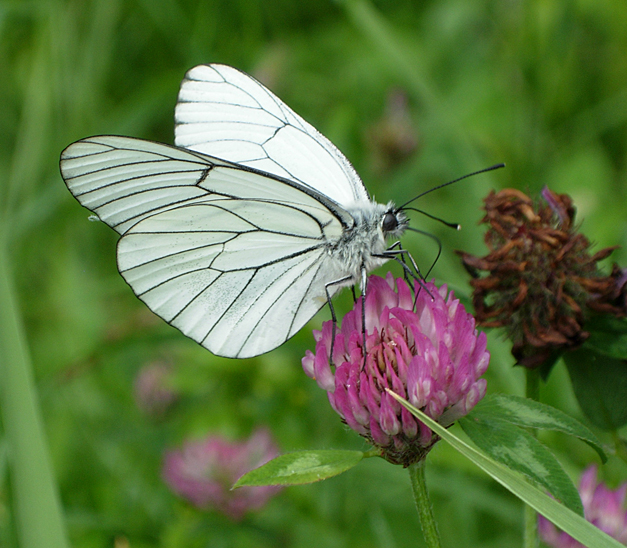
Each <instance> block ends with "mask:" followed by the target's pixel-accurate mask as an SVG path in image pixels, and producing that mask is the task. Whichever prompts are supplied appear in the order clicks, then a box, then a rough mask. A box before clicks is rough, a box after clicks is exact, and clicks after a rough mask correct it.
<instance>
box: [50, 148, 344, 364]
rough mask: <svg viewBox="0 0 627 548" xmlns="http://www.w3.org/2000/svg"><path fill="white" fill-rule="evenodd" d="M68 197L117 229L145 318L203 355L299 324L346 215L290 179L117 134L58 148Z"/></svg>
mask: <svg viewBox="0 0 627 548" xmlns="http://www.w3.org/2000/svg"><path fill="white" fill-rule="evenodd" d="M61 170H62V173H63V176H64V178H65V180H66V182H67V184H68V187H69V188H70V190H71V191H72V193H73V194H74V195H75V196H76V198H77V199H78V200H79V201H80V202H81V204H83V205H85V206H86V207H88V208H89V209H91V210H92V211H94V212H95V213H96V214H97V215H98V216H99V217H100V218H101V219H102V220H103V221H104V222H106V223H107V224H109V225H110V226H112V227H113V228H115V229H116V230H117V231H118V232H120V233H121V234H122V238H121V239H120V241H119V244H118V268H119V270H120V272H121V273H122V275H123V277H124V278H125V279H126V281H127V282H128V283H129V285H130V286H131V287H132V289H133V291H134V292H135V293H136V295H137V296H138V297H139V298H140V299H142V300H143V301H144V302H145V303H146V304H147V305H148V306H149V307H150V308H151V309H152V310H153V311H154V312H155V313H156V314H158V315H159V316H161V317H162V318H164V319H165V320H166V321H167V322H168V323H170V324H171V325H173V326H175V327H177V328H178V329H180V330H181V331H182V332H183V333H184V334H186V335H188V336H189V337H190V338H192V339H194V340H196V341H197V342H199V343H200V344H202V345H203V346H205V347H206V348H208V349H209V350H211V351H212V352H214V353H215V354H218V355H222V356H228V357H248V356H255V355H257V354H261V353H264V352H267V351H269V350H271V349H273V348H275V347H276V346H278V345H280V344H281V343H283V342H284V341H285V340H286V339H288V338H289V337H291V336H292V335H293V334H294V333H296V331H298V330H299V329H300V328H301V327H302V326H303V325H304V324H305V323H306V322H307V321H308V320H309V319H310V318H311V316H313V315H314V314H315V312H316V311H317V310H318V309H319V308H320V307H321V306H322V305H323V304H324V303H325V302H326V294H325V292H324V284H325V283H326V282H327V281H329V280H333V279H336V278H337V276H338V272H337V267H336V265H335V264H334V263H333V261H330V260H329V257H328V253H327V251H326V249H325V245H326V243H327V242H328V241H329V240H334V239H337V238H338V237H339V236H340V235H341V234H342V231H343V229H344V227H345V226H346V223H350V221H351V218H350V216H349V215H348V214H347V213H346V212H344V211H343V210H342V209H341V208H340V207H338V206H337V205H336V204H334V203H333V202H332V201H330V200H328V198H325V197H324V196H318V195H317V194H316V193H315V192H312V191H311V189H308V188H306V187H301V186H300V185H299V184H298V183H294V182H291V181H284V180H280V179H278V178H276V177H272V176H270V175H267V174H264V173H260V172H257V171H255V170H251V169H245V168H241V167H239V166H237V165H234V164H231V163H230V162H225V161H222V160H218V159H215V158H211V157H209V156H206V155H204V154H200V153H197V152H193V151H186V150H184V149H179V148H176V147H170V146H167V145H161V144H158V143H152V142H149V141H142V140H138V139H131V138H124V137H111V136H103V137H92V138H89V139H85V140H83V141H79V142H77V143H75V144H73V145H71V146H70V147H68V148H67V149H66V150H65V151H64V153H63V155H62V159H61Z"/></svg>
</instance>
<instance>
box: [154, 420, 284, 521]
mask: <svg viewBox="0 0 627 548" xmlns="http://www.w3.org/2000/svg"><path fill="white" fill-rule="evenodd" d="M278 453H279V451H278V448H277V447H276V445H275V444H274V442H273V440H272V438H271V436H270V433H269V432H268V431H267V430H265V429H259V430H257V431H256V432H254V433H253V435H252V436H251V437H250V438H248V439H247V440H244V441H242V442H231V441H228V440H226V439H224V438H223V437H221V436H217V435H210V436H207V437H206V438H204V439H200V440H194V441H187V442H186V443H184V445H183V447H182V448H180V449H173V450H170V451H168V452H166V454H165V458H164V463H163V472H162V473H163V479H164V481H165V482H166V484H167V485H168V486H169V487H170V488H171V489H172V491H174V492H175V493H176V494H177V495H179V496H180V497H182V498H184V499H186V500H187V501H189V502H190V503H191V504H193V505H194V506H196V507H198V508H201V509H204V510H208V509H213V510H217V511H218V512H221V513H222V514H225V515H226V516H228V517H230V518H231V519H233V520H235V521H239V520H241V519H242V518H243V517H244V515H245V514H246V512H248V511H250V510H257V509H259V508H261V507H262V506H264V505H265V504H266V502H267V501H268V499H270V497H272V495H274V494H275V493H277V492H278V491H279V490H280V489H281V488H280V487H275V486H263V487H248V486H247V487H240V488H238V489H235V490H233V491H232V490H231V487H232V486H233V484H234V483H235V482H236V481H237V480H238V479H239V478H240V477H241V476H243V475H244V474H245V473H247V472H249V471H250V470H252V469H253V468H257V467H259V466H261V465H262V464H265V463H266V462H268V461H269V460H271V459H272V458H274V457H276V456H277V455H278Z"/></svg>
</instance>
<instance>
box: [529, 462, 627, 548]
mask: <svg viewBox="0 0 627 548" xmlns="http://www.w3.org/2000/svg"><path fill="white" fill-rule="evenodd" d="M579 494H580V496H581V502H582V504H583V510H584V515H585V517H586V519H587V520H588V521H589V522H590V523H592V524H593V525H594V526H596V527H598V528H599V529H601V530H602V531H603V532H605V533H607V534H608V535H609V536H611V537H612V538H614V539H616V540H617V541H618V542H620V543H622V544H625V545H627V509H626V508H625V495H626V494H627V483H625V484H623V485H621V486H620V487H619V488H618V489H616V490H611V489H609V488H608V487H607V486H606V485H604V484H603V483H599V482H597V468H596V466H594V465H593V466H590V467H588V468H587V469H586V470H585V471H584V473H583V474H582V476H581V480H580V483H579ZM538 531H539V533H540V537H541V538H542V540H543V541H544V542H545V543H546V544H547V545H549V546H552V547H553V548H585V546H584V545H583V544H581V543H580V542H578V541H576V540H575V539H574V538H573V537H571V536H570V535H568V534H566V533H564V532H563V531H560V530H559V529H557V528H556V527H555V525H553V524H552V523H551V522H550V521H549V520H548V519H546V518H545V517H544V516H538Z"/></svg>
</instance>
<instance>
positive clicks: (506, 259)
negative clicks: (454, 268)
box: [458, 188, 627, 368]
mask: <svg viewBox="0 0 627 548" xmlns="http://www.w3.org/2000/svg"><path fill="white" fill-rule="evenodd" d="M542 197H543V198H544V200H545V202H546V203H539V204H537V205H534V203H533V202H532V200H531V198H529V197H528V196H527V195H525V194H524V193H522V192H520V191H518V190H515V189H505V190H501V191H500V192H497V193H495V192H494V191H492V192H491V193H490V194H489V195H488V196H487V197H486V199H485V210H486V215H485V217H484V218H483V219H482V220H481V223H486V224H488V225H489V228H488V230H487V232H486V235H485V243H486V245H487V246H488V249H489V250H490V253H489V254H488V255H486V256H485V257H475V256H473V255H470V254H468V253H464V252H458V253H459V255H461V257H462V261H463V263H464V266H465V267H466V269H467V270H468V271H469V272H470V274H471V275H472V276H473V279H472V280H471V282H470V283H471V285H472V287H473V289H474V292H473V303H474V306H475V315H476V318H477V321H478V323H479V324H480V325H482V326H484V327H504V328H506V330H507V334H508V337H509V338H510V339H511V340H512V341H513V348H512V353H513V355H514V357H515V358H516V360H517V361H518V363H519V364H521V365H524V366H526V367H530V368H534V367H538V366H540V365H542V364H543V363H545V362H546V361H547V360H548V359H549V358H550V357H551V356H553V355H554V354H555V353H556V352H561V351H563V350H567V349H569V348H574V347H577V346H579V345H580V344H581V343H582V342H583V341H584V340H585V339H586V338H587V337H588V333H587V332H586V331H585V330H584V322H585V319H586V317H587V316H588V315H589V313H590V312H591V311H595V312H601V313H610V314H614V315H616V316H624V315H625V312H626V311H627V306H626V305H627V303H626V298H625V295H626V294H625V291H624V289H625V283H626V282H627V275H626V273H625V272H624V271H622V270H621V269H620V268H619V267H618V266H616V265H615V266H614V269H613V271H612V273H611V274H610V275H609V276H604V275H603V274H602V272H601V271H600V270H599V268H598V265H597V262H598V261H600V260H602V259H605V258H606V257H607V256H608V255H609V254H610V253H611V252H612V251H613V249H614V248H605V249H602V250H600V251H598V252H597V253H595V254H594V255H590V253H589V248H590V242H589V241H588V239H587V238H586V237H585V236H584V235H583V234H580V233H579V232H577V230H576V227H575V226H574V220H575V208H574V206H573V203H572V200H571V198H570V197H569V196H568V195H567V194H555V193H554V192H552V191H550V190H549V189H548V188H545V189H544V190H543V191H542Z"/></svg>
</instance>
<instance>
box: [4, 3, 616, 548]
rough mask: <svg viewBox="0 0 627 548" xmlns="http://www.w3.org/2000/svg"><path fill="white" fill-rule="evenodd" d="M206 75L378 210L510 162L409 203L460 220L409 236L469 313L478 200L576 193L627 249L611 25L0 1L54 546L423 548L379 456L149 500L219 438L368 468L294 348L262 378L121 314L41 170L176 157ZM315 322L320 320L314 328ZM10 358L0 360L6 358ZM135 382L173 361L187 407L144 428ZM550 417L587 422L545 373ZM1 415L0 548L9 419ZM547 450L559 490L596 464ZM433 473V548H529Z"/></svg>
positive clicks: (501, 502) (8, 176) (12, 283)
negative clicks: (560, 477)
mask: <svg viewBox="0 0 627 548" xmlns="http://www.w3.org/2000/svg"><path fill="white" fill-rule="evenodd" d="M209 62H220V63H225V64H229V65H233V66H235V67H237V68H239V69H241V70H244V71H246V72H249V73H251V74H253V75H254V76H256V77H257V78H259V79H260V80H262V82H264V83H265V84H266V85H267V86H268V87H270V89H272V90H273V91H274V92H275V93H276V94H277V95H278V96H279V97H281V98H282V99H283V100H284V101H285V102H286V103H287V104H288V105H290V106H291V107H292V108H293V109H294V110H295V111H296V112H298V113H299V114H300V115H301V116H303V117H304V118H305V119H306V120H308V121H309V122H311V123H312V124H313V125H314V126H315V127H317V128H318V129H319V130H320V131H321V132H322V133H323V134H325V135H326V136H327V137H329V138H330V139H331V140H332V141H333V142H334V143H335V144H336V145H337V146H338V147H339V148H340V149H341V150H342V151H343V152H344V153H345V154H346V155H347V156H348V158H349V159H350V160H351V161H352V162H353V164H354V165H355V167H356V169H357V171H358V172H359V173H360V175H361V176H362V178H363V180H364V182H365V184H366V186H367V188H368V189H369V191H370V192H371V194H373V195H374V196H375V197H376V198H377V199H378V200H379V201H387V200H390V199H391V200H395V201H397V203H398V202H402V201H405V200H407V199H409V198H411V197H413V196H414V195H416V194H418V193H420V192H423V191H425V190H427V189H429V188H431V187H433V186H436V185H438V184H441V183H443V182H446V181H448V180H451V179H453V178H456V177H459V176H461V175H463V174H466V173H468V172H471V171H475V170H477V169H481V168H484V167H487V166H489V165H492V164H494V163H497V162H505V163H506V164H507V168H506V169H504V170H499V171H496V172H492V173H489V174H486V175H480V176H477V177H474V178H471V179H468V180H466V181H464V182H461V183H459V184H457V185H453V186H451V187H447V188H446V189H442V190H440V191H437V192H434V193H432V194H429V195H428V196H426V197H424V198H422V199H421V200H420V202H419V204H418V207H421V208H422V209H425V210H426V211H428V212H429V213H431V214H433V215H436V216H439V217H442V218H444V219H446V220H449V221H454V222H459V223H461V224H462V227H463V229H462V230H461V231H460V232H455V231H453V230H450V229H447V228H445V227H443V226H442V225H439V224H437V223H435V222H433V221H430V220H429V219H426V218H424V217H420V216H418V215H415V216H414V218H413V220H412V224H413V226H414V227H418V228H421V229H424V230H426V231H428V232H430V233H432V234H435V235H437V236H438V238H440V240H441V241H442V243H443V247H444V250H443V255H442V257H441V259H440V260H439V262H438V263H437V264H436V266H435V268H434V270H433V273H434V275H435V276H436V278H437V279H438V281H440V282H447V283H449V285H450V286H452V287H454V288H455V289H456V291H457V292H458V294H460V295H462V296H463V295H466V296H467V295H468V293H469V286H468V283H467V275H466V274H465V272H464V270H463V268H462V267H461V265H460V262H459V260H458V259H457V256H456V255H455V254H454V253H453V250H455V249H463V250H465V251H469V252H472V253H476V254H484V252H485V248H484V246H483V243H482V234H483V229H482V228H481V227H478V226H477V221H478V220H479V219H480V217H481V210H480V208H481V205H482V198H483V197H484V196H485V195H486V194H487V193H488V191H489V190H490V189H492V188H501V187H515V188H519V189H521V190H523V191H525V192H528V193H530V194H532V195H537V193H538V192H539V191H540V190H541V189H542V187H543V186H544V185H548V186H549V187H550V188H551V189H553V190H555V191H557V192H568V193H569V194H571V196H572V197H573V199H574V201H575V204H576V206H577V208H578V215H579V217H578V218H579V220H580V221H582V220H583V222H582V229H583V231H584V232H585V233H586V234H587V235H588V237H589V238H590V239H591V240H593V241H594V242H595V243H596V245H597V249H599V248H600V247H603V246H610V245H623V246H624V245H625V243H626V239H627V238H626V236H627V233H626V229H627V222H626V219H625V217H626V215H625V211H626V210H627V196H626V189H627V186H626V182H627V166H626V161H627V154H626V145H627V138H626V137H627V124H626V122H627V9H626V6H625V4H624V2H623V1H621V0H614V1H610V0H578V1H572V0H532V1H527V2H524V1H516V0H511V1H507V2H505V1H495V0H475V1H472V2H468V1H467V0H439V1H425V2H417V1H409V0H395V1H389V0H380V1H376V2H375V1H367V0H345V1H340V0H338V1H325V0H319V1H309V2H298V1H295V0H264V1H260V0H257V1H244V0H204V1H199V0H163V1H153V0H74V1H72V0H31V1H28V0H24V1H0V104H1V105H2V107H1V109H0V231H1V234H0V235H1V242H0V244H1V245H2V246H3V247H2V254H1V255H0V260H2V261H3V262H4V264H3V265H2V272H3V273H4V274H2V275H3V276H4V277H5V279H4V281H3V283H5V284H6V287H7V288H8V289H7V291H8V294H9V295H12V296H13V297H14V301H13V305H12V306H11V307H9V306H7V303H6V301H5V302H3V303H2V304H1V305H0V315H2V316H3V318H4V320H3V321H4V322H5V323H4V324H2V325H3V329H4V328H6V326H7V325H9V324H11V322H15V321H17V323H16V324H15V325H17V326H18V328H19V327H20V326H21V327H22V328H23V331H22V332H23V333H24V334H25V342H26V346H25V347H23V350H25V353H23V354H22V356H23V357H24V356H26V357H28V356H30V360H31V361H32V367H33V371H34V377H35V382H36V387H37V391H38V402H39V404H40V406H41V411H42V415H43V419H44V426H45V434H46V438H47V441H48V444H49V450H50V453H51V459H52V463H53V467H54V473H55V476H56V479H57V481H58V487H59V491H60V497H61V501H62V504H63V509H64V514H65V518H66V522H67V527H68V531H69V536H70V540H71V543H72V546H75V547H77V548H91V547H106V546H116V547H125V546H130V547H134V548H135V547H179V546H181V547H183V546H185V547H196V546H198V547H204V546H207V547H214V546H215V547H221V546H236V547H240V546H241V547H248V546H261V547H265V546H268V547H270V546H286V547H292V546H293V547H303V548H304V547H310V546H311V547H316V548H327V547H329V548H335V547H352V546H355V547H357V546H359V547H368V546H373V547H374V546H380V547H384V548H395V547H400V546H423V545H424V544H423V541H422V538H421V533H420V529H419V524H418V520H417V515H416V513H415V510H414V509H413V506H412V505H413V503H412V499H411V492H410V487H409V482H408V476H407V473H406V471H404V470H403V469H401V468H399V467H394V466H392V465H390V464H387V463H386V462H383V461H380V460H379V459H370V460H368V461H366V462H364V463H362V464H361V465H360V466H358V467H357V468H355V469H353V470H351V471H349V472H348V473H346V474H344V475H342V476H339V477H336V478H333V479H330V480H328V481H325V482H322V483H319V484H315V485H311V486H303V487H292V488H288V489H285V490H284V491H283V492H282V493H281V494H280V495H279V496H277V497H276V498H274V499H273V500H272V501H271V502H270V503H269V505H268V506H267V507H265V508H264V509H263V510H262V511H260V512H258V513H256V514H254V515H250V516H249V517H248V518H247V519H246V520H245V521H244V522H242V523H239V524H235V523H232V522H230V521H229V520H228V519H227V518H225V517H222V516H221V515H219V514H216V513H211V512H209V513H208V512H202V511H200V510H196V509H194V508H193V507H191V506H190V505H188V504H187V503H185V502H184V501H182V500H180V499H178V498H177V497H176V496H175V495H173V494H172V493H171V492H170V491H169V490H168V488H167V487H166V486H165V485H164V484H163V482H162V480H161V476H160V474H161V470H160V467H161V460H162V454H163V451H164V450H165V449H166V448H169V447H172V446H176V445H178V444H180V443H181V442H182V441H183V440H184V439H186V438H189V437H195V436H202V435H204V434H206V433H208V432H217V433H222V434H225V435H227V436H230V437H233V438H237V437H241V436H246V435H248V434H249V433H250V432H251V431H252V430H253V429H254V427H256V426H258V425H267V426H268V427H269V428H270V429H271V430H272V432H273V434H274V436H275V437H276V439H277V440H278V443H279V445H280V446H281V448H282V450H283V451H291V450H296V449H313V448H354V449H365V445H364V443H363V442H362V441H361V439H360V438H359V437H358V436H357V435H355V434H353V433H352V432H350V431H348V430H347V429H346V428H345V427H344V426H343V425H342V424H341V423H340V421H339V419H338V417H337V416H336V415H335V414H334V413H333V412H332V411H331V409H330V408H329V406H328V403H327V401H326V397H325V395H324V393H323V391H322V390H320V389H319V388H318V387H317V385H316V384H315V382H313V381H311V380H310V379H308V378H307V377H306V376H305V375H304V374H303V372H302V369H301V366H300V359H301V357H302V356H303V354H304V352H305V350H306V349H307V348H311V347H312V346H313V345H312V340H313V339H312V335H311V329H303V330H302V332H301V333H299V334H298V335H297V336H296V337H294V338H293V339H292V340H291V341H289V342H288V343H286V344H285V345H284V346H282V347H280V348H279V349H277V350H275V351H274V352H271V353H269V354H267V355H264V356H261V357H259V358H256V359H251V360H241V361H237V360H227V359H221V358H216V357H214V356H212V355H211V354H210V353H208V352H207V351H205V350H203V349H202V348H200V347H199V346H198V345H196V344H195V343H193V342H192V341H190V340H187V339H186V338H185V337H184V336H182V335H181V334H180V333H179V332H178V331H176V330H175V329H173V328H170V327H169V326H167V325H166V324H165V323H164V322H163V321H161V320H160V319H159V318H157V317H156V316H154V315H153V314H152V313H151V312H150V311H149V310H148V309H147V308H146V307H145V306H144V305H143V304H142V303H141V302H140V301H139V300H137V299H136V298H135V297H134V296H133V294H132V292H131V290H130V289H129V288H128V286H127V285H126V284H125V283H124V281H123V279H122V278H121V277H120V276H119V274H118V273H117V270H116V266H115V245H116V239H117V237H116V234H115V233H114V232H113V231H112V230H110V229H109V228H108V227H106V226H105V225H104V224H101V223H90V222H89V221H88V216H89V212H88V211H87V210H85V209H83V208H82V207H80V206H79V205H78V203H77V202H76V201H75V200H74V199H73V198H72V196H71V195H70V193H69V192H68V191H67V189H66V187H65V185H64V184H63V181H62V179H61V177H60V175H59V171H58V158H59V154H60V152H61V150H62V149H63V148H64V147H65V146H67V145H68V144H70V143H71V142H73V141H75V140H77V139H80V138H82V137H86V136H89V135H97V134H120V135H129V136H133V137H140V138H146V139H153V140H156V141H161V142H165V143H172V141H173V109H174V105H175V102H176V96H177V92H178V86H179V84H180V81H181V79H182V78H183V76H184V74H185V72H186V70H187V69H189V68H191V67H192V66H194V65H196V64H200V63H209ZM404 246H405V247H407V248H408V249H409V250H410V251H411V252H412V254H413V255H414V256H415V257H417V258H418V259H419V262H420V265H421V266H422V267H423V268H428V266H429V265H430V264H431V262H432V260H433V258H434V257H435V254H436V251H437V248H436V246H435V245H434V243H433V242H432V241H431V240H429V239H428V238H425V237H421V236H420V235H416V234H409V235H407V236H406V237H405V239H404ZM626 258H627V255H626V251H625V249H621V250H619V251H616V252H615V254H614V256H613V260H617V261H618V262H619V263H621V264H623V265H624V264H625V262H626V261H625V259H626ZM391 268H392V269H393V270H394V268H395V267H394V266H392V267H391ZM608 268H609V262H608ZM395 272H396V271H395ZM397 274H399V272H397ZM347 293H348V292H347ZM348 305H350V298H349V297H348V295H346V296H343V297H340V299H339V302H338V307H339V308H340V309H342V307H346V306H348ZM1 307H4V309H1ZM327 317H328V313H327V312H326V311H324V312H321V313H320V314H319V315H318V316H317V317H316V318H315V319H314V320H313V321H312V322H311V324H310V325H311V327H315V328H319V327H320V325H321V321H322V319H325V318H327ZM6 332H8V331H6ZM9 342H10V341H9ZM490 350H491V351H492V354H493V359H492V362H491V366H490V369H489V371H488V373H487V378H488V383H489V384H488V386H489V388H488V390H489V392H506V393H513V394H518V395H522V394H523V392H524V375H523V374H522V372H521V371H520V370H518V369H515V368H513V367H512V364H513V360H512V358H511V357H510V355H509V350H508V347H507V344H506V343H505V342H504V341H503V340H501V338H500V337H499V336H498V334H497V333H492V334H490ZM2 360H4V364H3V367H5V366H7V363H6V362H7V360H8V354H7V355H5V356H4V358H3V356H1V355H0V363H1V361H2ZM153 363H165V364H168V366H169V367H170V368H171V375H170V377H169V382H170V383H171V385H172V388H173V389H174V390H175V391H176V392H177V393H178V394H179V398H178V400H177V402H176V404H175V405H173V406H172V407H170V408H169V409H168V410H167V411H166V412H164V413H161V414H159V415H158V416H155V415H154V414H152V415H150V414H147V413H145V412H143V411H142V410H140V409H139V408H138V406H137V403H136V400H135V391H134V383H135V378H136V376H137V374H138V372H139V371H140V370H141V368H142V367H144V366H146V365H149V364H153ZM3 381H4V379H0V382H3ZM542 400H543V401H545V402H547V403H552V404H554V405H556V406H557V407H559V408H561V409H563V410H565V411H566V412H568V413H570V414H572V415H574V416H576V417H578V418H582V417H581V412H580V411H579V408H578V406H577V404H576V402H575V400H574V398H573V396H572V390H571V387H570V383H569V380H568V377H567V374H566V373H565V370H564V368H563V366H562V365H558V366H557V368H556V369H555V371H554V372H553V374H552V376H551V378H550V380H549V383H548V384H547V385H545V386H543V389H542ZM2 419H3V422H4V430H3V435H2V438H0V471H1V475H0V545H1V546H7V547H13V546H17V545H18V544H17V535H16V527H15V520H14V517H15V516H14V506H13V500H14V495H15V493H14V492H13V489H14V488H13V486H12V481H11V474H10V466H9V462H10V461H9V458H10V447H9V446H8V444H7V442H6V438H5V436H4V432H5V431H6V429H7V421H8V420H11V417H10V416H8V412H7V409H4V411H3V415H2ZM599 435H600V436H601V437H602V439H604V440H605V441H608V440H606V438H604V437H603V433H599ZM542 439H543V440H544V441H546V442H547V443H548V444H549V445H550V446H551V448H552V449H553V450H554V451H555V452H556V454H557V455H558V458H559V459H560V460H561V462H562V464H563V465H564V467H565V469H566V470H567V472H569V473H570V474H571V475H572V477H573V478H574V479H575V480H578V475H579V473H580V471H581V470H582V468H583V467H584V466H585V465H587V464H588V463H590V462H594V460H595V456H594V454H593V452H592V450H590V449H589V448H588V447H587V446H585V445H583V444H581V443H579V442H574V441H571V440H569V439H566V438H564V437H562V436H560V435H558V434H549V435H544V436H543V438H542ZM615 460H616V459H614V460H612V459H611V460H610V463H609V465H608V466H607V467H605V468H606V470H605V472H604V475H605V477H606V478H608V480H609V482H610V484H614V483H616V482H617V481H620V480H623V481H624V479H625V477H627V469H626V468H625V466H624V465H623V466H621V465H620V464H619V463H617V462H615ZM429 461H430V462H429V467H428V470H427V479H428V482H429V486H430V489H431V491H432V496H433V499H434V506H435V514H436V518H437V519H438V521H439V527H440V531H441V534H442V537H443V542H444V545H445V546H450V547H453V546H465V547H474V546H481V547H491V546H494V547H497V546H498V547H508V546H520V545H521V540H520V538H521V533H522V506H521V505H520V504H519V503H518V501H517V500H516V499H515V498H514V497H512V496H510V495H509V494H508V493H507V492H505V491H504V490H503V489H501V488H500V487H499V486H497V485H495V484H494V483H493V482H492V481H490V480H489V479H488V478H486V477H485V476H483V475H482V474H481V473H480V472H479V471H478V470H476V469H474V468H473V467H472V466H471V465H470V464H467V463H465V462H464V461H462V460H461V459H460V458H458V457H457V456H456V455H455V454H454V453H453V452H452V451H450V450H449V449H448V448H447V447H445V446H444V444H439V446H438V447H436V449H434V451H433V452H432V454H431V455H430V456H429Z"/></svg>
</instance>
